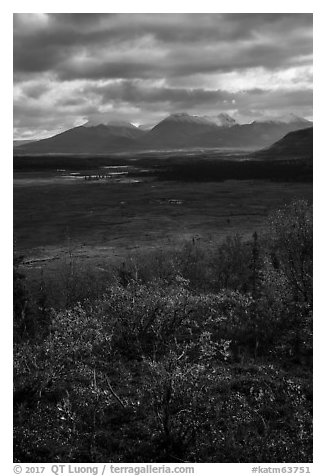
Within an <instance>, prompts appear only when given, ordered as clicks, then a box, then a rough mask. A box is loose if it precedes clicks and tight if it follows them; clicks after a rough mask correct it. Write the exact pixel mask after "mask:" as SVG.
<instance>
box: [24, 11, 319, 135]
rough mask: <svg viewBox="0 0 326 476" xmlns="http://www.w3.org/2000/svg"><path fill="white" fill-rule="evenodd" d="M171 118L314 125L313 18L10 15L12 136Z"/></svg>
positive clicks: (291, 16)
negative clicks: (283, 119)
mask: <svg viewBox="0 0 326 476" xmlns="http://www.w3.org/2000/svg"><path fill="white" fill-rule="evenodd" d="M175 112H188V113H189V114H198V115H204V114H207V115H216V114H218V113H220V112H227V113H229V114H230V115H232V116H233V117H234V118H235V119H237V120H238V121H240V122H251V121H252V120H254V119H256V118H261V117H263V116H268V117H270V116H280V115H283V114H287V113H294V114H298V115H300V116H303V117H306V118H308V119H312V15H311V14H185V13H183V14H68V13H65V14H15V15H14V138H16V139H29V138H43V137H48V136H51V135H53V134H56V133H58V132H62V131H63V130H66V129H69V128H71V127H74V126H77V125H80V124H83V123H84V122H86V121H87V120H88V119H92V118H98V117H97V116H98V115H103V117H104V119H105V120H108V119H112V120H126V121H129V122H132V123H134V124H141V123H155V122H158V121H159V120H161V119H162V118H164V117H165V116H167V115H168V114H170V113H175Z"/></svg>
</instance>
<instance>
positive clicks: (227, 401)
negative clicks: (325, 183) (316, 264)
mask: <svg viewBox="0 0 326 476" xmlns="http://www.w3.org/2000/svg"><path fill="white" fill-rule="evenodd" d="M60 282H62V288H61V289H60V286H59V284H58V283H56V284H57V289H56V292H55V293H52V294H51V293H50V289H52V290H53V286H54V283H53V282H45V281H42V283H41V285H40V290H39V292H38V293H36V292H35V290H34V291H33V292H31V291H28V287H27V286H26V284H24V277H23V276H22V274H21V273H20V272H19V258H17V259H15V262H14V337H15V345H14V454H15V460H16V461H17V462H50V461H54V462H68V461H70V462H86V461H88V462H102V461H110V462H121V461H123V462H265V463H266V462H309V461H312V381H311V378H312V377H311V375H312V372H311V370H312V369H311V365H312V209H311V207H310V206H308V204H307V203H306V202H303V201H297V202H294V203H292V204H290V205H289V206H287V207H285V208H284V209H282V210H279V211H276V212H275V213H274V214H273V215H272V216H270V217H269V219H268V222H267V224H266V234H265V236H258V235H257V234H256V233H254V235H253V238H252V240H251V241H250V242H244V241H243V240H241V238H240V237H239V236H234V237H229V238H227V239H226V241H225V242H224V243H223V244H222V245H219V246H217V245H216V246H214V247H212V248H210V249H205V248H203V247H202V246H201V245H200V244H199V243H198V242H196V241H192V242H190V243H187V244H185V246H184V247H183V248H182V249H181V250H175V251H166V252H163V251H160V252H156V253H153V254H151V255H147V256H139V257H133V259H130V260H129V261H126V262H125V263H123V264H122V265H121V266H120V267H118V268H113V267H112V270H111V272H110V273H109V272H108V275H107V278H106V280H102V281H101V280H100V279H95V278H94V277H92V276H91V278H90V275H89V273H84V274H83V273H81V272H78V271H76V269H75V267H73V266H70V267H68V268H67V274H66V279H63V280H61V281H60Z"/></svg>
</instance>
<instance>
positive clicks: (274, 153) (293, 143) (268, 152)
mask: <svg viewBox="0 0 326 476" xmlns="http://www.w3.org/2000/svg"><path fill="white" fill-rule="evenodd" d="M253 156H254V157H256V158H262V159H274V160H275V159H276V160H286V159H308V160H312V158H313V127H308V128H306V129H300V130H297V131H294V132H289V133H288V134H286V135H285V136H284V137H283V138H282V139H280V140H279V141H277V142H275V144H273V145H272V146H271V147H268V148H267V149H263V150H260V151H257V152H256V153H255V154H253Z"/></svg>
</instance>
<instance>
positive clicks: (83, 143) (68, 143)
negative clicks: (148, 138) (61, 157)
mask: <svg viewBox="0 0 326 476" xmlns="http://www.w3.org/2000/svg"><path fill="white" fill-rule="evenodd" d="M143 134H144V132H143V131H141V130H139V129H138V128H137V127H135V126H133V125H132V124H128V123H123V124H110V125H103V124H100V125H95V126H93V125H90V124H87V125H84V126H79V127H74V128H73V129H69V130H68V131H65V132H62V133H61V134H57V135H55V136H53V137H50V138H48V139H43V140H39V141H36V142H33V143H31V144H26V145H24V146H23V147H20V148H19V149H20V150H24V152H28V153H96V154H102V153H106V152H108V151H112V150H121V149H126V150H129V149H132V148H137V141H136V139H138V138H139V137H141V136H142V135H143Z"/></svg>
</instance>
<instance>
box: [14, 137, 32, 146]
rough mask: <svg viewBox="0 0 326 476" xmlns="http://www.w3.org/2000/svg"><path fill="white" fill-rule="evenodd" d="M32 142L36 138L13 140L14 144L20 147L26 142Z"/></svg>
mask: <svg viewBox="0 0 326 476" xmlns="http://www.w3.org/2000/svg"><path fill="white" fill-rule="evenodd" d="M31 142H35V141H34V140H27V139H26V140H24V139H22V140H14V141H13V146H14V147H20V146H22V145H25V144H30V143H31Z"/></svg>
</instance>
